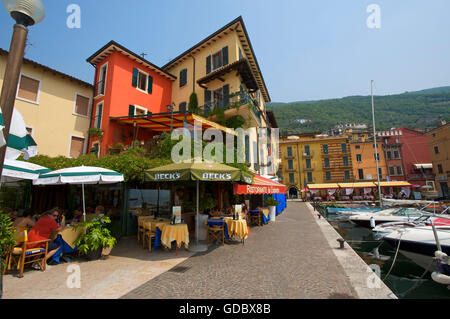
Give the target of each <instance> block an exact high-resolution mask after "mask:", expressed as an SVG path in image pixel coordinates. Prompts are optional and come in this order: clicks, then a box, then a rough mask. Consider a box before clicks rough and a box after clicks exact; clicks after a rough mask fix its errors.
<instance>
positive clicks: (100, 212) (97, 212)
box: [94, 205, 105, 216]
mask: <svg viewBox="0 0 450 319" xmlns="http://www.w3.org/2000/svg"><path fill="white" fill-rule="evenodd" d="M94 214H95V215H101V216H103V215H105V207H103V206H101V205H98V206H97V207H95V211H94Z"/></svg>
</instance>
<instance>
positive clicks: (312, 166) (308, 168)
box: [303, 163, 316, 171]
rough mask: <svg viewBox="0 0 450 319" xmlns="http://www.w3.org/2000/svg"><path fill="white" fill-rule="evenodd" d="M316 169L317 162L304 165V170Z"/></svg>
mask: <svg viewBox="0 0 450 319" xmlns="http://www.w3.org/2000/svg"><path fill="white" fill-rule="evenodd" d="M315 169H316V164H315V163H312V164H311V165H310V166H307V165H304V166H303V171H313V170H315Z"/></svg>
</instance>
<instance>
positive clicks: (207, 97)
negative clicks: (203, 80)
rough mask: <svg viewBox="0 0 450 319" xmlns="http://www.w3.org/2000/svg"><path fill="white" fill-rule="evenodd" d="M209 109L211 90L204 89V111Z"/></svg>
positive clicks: (206, 111)
mask: <svg viewBox="0 0 450 319" xmlns="http://www.w3.org/2000/svg"><path fill="white" fill-rule="evenodd" d="M209 111H211V91H209V90H205V106H204V112H205V113H208V112H209Z"/></svg>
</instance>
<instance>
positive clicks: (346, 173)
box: [344, 171, 350, 181]
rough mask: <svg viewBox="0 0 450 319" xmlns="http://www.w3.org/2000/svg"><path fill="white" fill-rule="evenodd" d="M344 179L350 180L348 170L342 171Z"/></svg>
mask: <svg viewBox="0 0 450 319" xmlns="http://www.w3.org/2000/svg"><path fill="white" fill-rule="evenodd" d="M344 179H345V180H346V181H348V180H350V171H344Z"/></svg>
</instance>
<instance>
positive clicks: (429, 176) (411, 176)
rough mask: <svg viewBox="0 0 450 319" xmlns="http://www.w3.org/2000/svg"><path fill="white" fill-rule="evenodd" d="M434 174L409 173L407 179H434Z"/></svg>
mask: <svg viewBox="0 0 450 319" xmlns="http://www.w3.org/2000/svg"><path fill="white" fill-rule="evenodd" d="M434 177H435V175H434V174H409V176H408V179H410V180H424V179H425V180H428V179H431V180H434Z"/></svg>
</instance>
